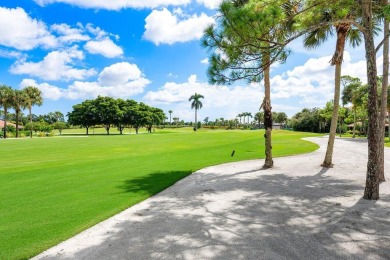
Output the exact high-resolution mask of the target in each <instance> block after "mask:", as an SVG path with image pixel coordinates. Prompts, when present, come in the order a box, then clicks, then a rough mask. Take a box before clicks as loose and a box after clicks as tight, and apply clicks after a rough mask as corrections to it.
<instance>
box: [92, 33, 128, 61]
mask: <svg viewBox="0 0 390 260" xmlns="http://www.w3.org/2000/svg"><path fill="white" fill-rule="evenodd" d="M84 48H85V49H86V50H87V51H88V52H89V53H92V54H101V55H103V56H104V57H107V58H115V57H118V56H121V55H122V54H123V50H122V48H121V47H119V46H118V45H116V44H115V43H114V42H113V41H112V40H111V39H110V38H108V37H106V38H104V39H102V40H98V41H89V42H87V43H86V44H85V47H84Z"/></svg>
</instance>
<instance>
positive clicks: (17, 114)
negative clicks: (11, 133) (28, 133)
mask: <svg viewBox="0 0 390 260" xmlns="http://www.w3.org/2000/svg"><path fill="white" fill-rule="evenodd" d="M19 114H20V110H18V109H16V111H15V115H16V122H15V124H16V136H15V137H16V138H19Z"/></svg>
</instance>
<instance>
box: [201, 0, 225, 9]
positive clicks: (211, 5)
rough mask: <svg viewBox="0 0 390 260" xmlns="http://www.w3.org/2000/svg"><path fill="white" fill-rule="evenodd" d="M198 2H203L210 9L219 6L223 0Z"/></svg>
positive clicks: (202, 0)
mask: <svg viewBox="0 0 390 260" xmlns="http://www.w3.org/2000/svg"><path fill="white" fill-rule="evenodd" d="M196 2H197V3H199V4H203V5H204V6H205V7H207V8H209V9H217V8H218V6H219V5H220V4H221V3H222V0H196Z"/></svg>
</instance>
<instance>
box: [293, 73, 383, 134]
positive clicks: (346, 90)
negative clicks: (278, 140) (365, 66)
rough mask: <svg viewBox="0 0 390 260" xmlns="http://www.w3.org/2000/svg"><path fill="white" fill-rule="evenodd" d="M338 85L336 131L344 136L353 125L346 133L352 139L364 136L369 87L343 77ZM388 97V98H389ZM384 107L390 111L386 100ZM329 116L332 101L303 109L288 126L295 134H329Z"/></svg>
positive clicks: (380, 81)
mask: <svg viewBox="0 0 390 260" xmlns="http://www.w3.org/2000/svg"><path fill="white" fill-rule="evenodd" d="M377 81H378V89H379V92H381V86H382V78H381V77H378V79H377ZM341 84H342V85H343V91H342V95H341V101H342V104H343V107H341V108H340V109H339V110H338V117H337V118H338V121H337V132H338V133H339V134H342V133H345V132H346V131H348V128H347V125H348V124H351V125H353V126H352V127H351V128H350V129H349V131H350V133H351V134H352V135H353V137H355V135H356V134H358V135H367V132H368V125H369V124H368V111H367V110H368V85H367V84H363V83H362V82H361V81H360V79H359V78H354V77H351V76H342V77H341ZM387 91H389V90H387ZM389 94H390V93H389ZM388 96H389V97H390V95H388ZM346 105H348V106H346ZM386 105H387V108H388V111H390V99H389V98H388V99H387V104H386ZM332 113H333V101H329V102H327V103H326V105H325V107H324V108H310V109H309V108H304V109H303V110H302V111H301V112H298V113H297V114H295V115H294V116H293V117H292V118H291V120H289V122H288V125H289V126H290V127H292V128H293V129H294V130H296V131H303V132H314V133H329V131H330V125H331V120H332ZM387 121H389V120H387Z"/></svg>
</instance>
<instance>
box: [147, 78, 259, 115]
mask: <svg viewBox="0 0 390 260" xmlns="http://www.w3.org/2000/svg"><path fill="white" fill-rule="evenodd" d="M194 93H199V94H202V95H203V96H204V97H205V98H204V99H203V100H202V103H203V108H202V110H201V111H199V113H200V117H202V116H204V117H206V116H210V117H212V116H214V115H218V117H221V116H224V117H226V118H235V117H236V115H237V114H238V113H240V112H244V111H248V112H250V111H251V112H254V111H258V109H259V106H260V103H261V101H262V98H263V91H262V90H261V87H260V84H250V85H247V86H233V87H227V86H213V85H209V84H207V83H203V82H199V81H198V80H197V77H196V75H191V76H190V77H189V78H188V80H187V82H184V83H176V82H167V83H166V84H165V85H164V86H162V87H161V88H160V89H158V90H157V91H149V92H148V93H147V94H146V95H145V96H144V100H145V101H147V102H151V103H155V104H157V105H167V106H169V107H171V106H172V105H174V107H175V108H174V109H173V110H174V111H175V115H177V116H179V117H180V118H181V119H184V120H188V121H190V120H193V118H192V116H193V112H191V110H190V103H189V102H188V99H189V97H190V96H191V95H193V94H194Z"/></svg>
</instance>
